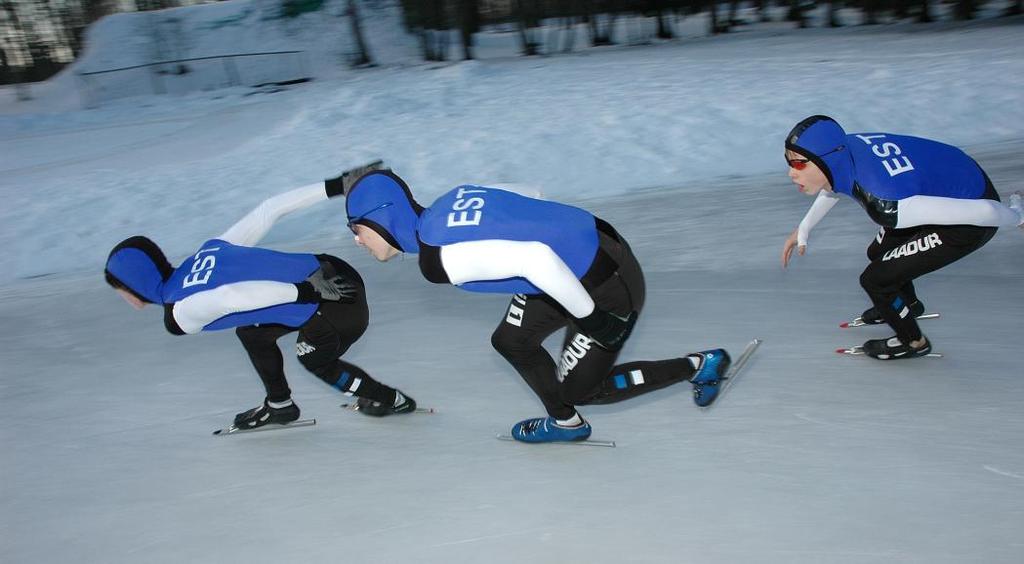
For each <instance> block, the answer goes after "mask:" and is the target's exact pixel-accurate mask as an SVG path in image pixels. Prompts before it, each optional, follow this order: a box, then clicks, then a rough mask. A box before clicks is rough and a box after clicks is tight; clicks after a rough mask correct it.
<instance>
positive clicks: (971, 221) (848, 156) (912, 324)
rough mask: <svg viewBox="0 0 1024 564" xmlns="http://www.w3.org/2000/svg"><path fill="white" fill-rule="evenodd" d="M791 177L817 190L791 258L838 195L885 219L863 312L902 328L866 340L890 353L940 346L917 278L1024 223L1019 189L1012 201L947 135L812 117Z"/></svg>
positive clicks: (798, 141)
mask: <svg viewBox="0 0 1024 564" xmlns="http://www.w3.org/2000/svg"><path fill="white" fill-rule="evenodd" d="M785 156H786V162H787V164H788V165H789V177H790V178H791V179H792V180H793V182H794V183H795V184H796V185H797V186H798V188H799V189H800V191H801V192H803V193H805V194H808V195H811V196H816V199H815V201H814V203H813V204H812V205H811V208H810V209H809V210H808V211H807V214H806V215H805V216H804V218H803V220H802V221H801V222H800V225H799V226H798V227H797V229H795V230H794V231H793V233H792V234H791V235H790V236H789V237H788V238H787V239H786V242H785V244H784V245H783V249H782V265H783V267H785V266H787V265H788V264H789V261H790V259H791V258H792V254H793V250H794V249H798V251H799V254H801V255H803V254H804V252H805V250H806V248H807V238H808V235H809V233H810V231H811V229H813V228H814V226H815V225H817V224H818V222H819V221H821V219H822V218H823V217H824V216H825V214H826V213H828V211H829V210H830V209H832V207H833V206H834V205H835V204H836V202H838V201H839V197H840V194H842V195H845V196H849V197H851V198H853V199H854V200H855V201H857V203H858V204H860V205H861V206H862V207H863V208H864V210H865V211H866V212H867V214H868V216H869V217H870V218H871V219H872V220H873V221H874V222H875V223H877V224H878V225H879V226H880V230H879V232H878V235H877V236H876V237H875V239H874V241H872V243H871V245H870V246H869V247H868V250H867V255H868V260H869V261H870V263H869V264H868V266H867V268H865V269H864V272H863V273H862V274H861V276H860V283H861V286H862V287H863V288H864V291H865V292H866V293H867V295H868V297H869V298H870V299H871V303H872V307H871V308H869V309H868V310H867V311H865V312H864V313H863V314H862V316H861V319H862V321H864V322H865V323H869V324H880V323H887V324H888V325H889V326H890V327H891V328H892V329H893V330H894V331H895V332H896V334H895V335H894V336H893V337H890V338H887V339H872V340H869V341H867V342H866V343H864V352H865V353H866V354H868V355H869V356H872V357H874V358H877V359H881V360H891V359H899V358H914V357H919V356H923V355H926V354H928V353H929V352H931V348H932V345H931V342H930V341H929V340H928V338H927V337H925V336H924V334H922V333H921V329H920V327H919V326H918V324H917V320H916V317H917V316H918V315H920V314H921V313H922V312H924V305H922V303H921V301H920V300H919V299H918V297H917V294H916V292H915V290H914V283H913V281H914V280H915V279H917V278H919V277H921V276H923V275H925V274H928V273H929V272H933V271H935V270H938V269H940V268H942V267H944V266H946V265H948V264H950V263H952V262H954V261H957V260H959V259H961V258H963V257H965V256H967V255H968V254H970V253H972V252H974V251H976V250H977V249H979V248H981V247H982V246H983V245H984V244H985V243H987V242H988V241H989V240H990V239H991V238H992V236H993V235H995V233H996V230H997V229H998V227H1000V226H1014V225H1021V224H1022V221H1024V216H1022V210H1021V199H1020V194H1014V195H1012V196H1011V199H1010V205H1009V206H1006V205H1004V204H1002V203H1001V202H1000V198H999V194H998V193H997V192H996V190H995V187H994V186H993V185H992V182H991V181H990V180H989V178H988V175H987V174H985V171H984V170H982V168H981V167H980V166H979V165H978V163H976V162H975V161H974V159H972V158H971V157H969V156H968V155H967V154H966V153H964V152H963V151H961V150H960V149H958V148H956V147H953V146H951V145H946V144H944V143H940V142H938V141H932V140H929V139H922V138H919V137H910V136H906V135H897V134H893V133H878V132H872V133H852V134H847V133H846V131H844V130H843V128H842V127H840V125H839V124H838V123H836V121H835V120H833V119H832V118H830V117H828V116H821V115H816V116H811V117H809V118H807V119H804V120H803V121H801V122H800V123H798V124H797V125H796V127H794V128H793V130H792V131H790V133H789V135H787V136H786V154H785Z"/></svg>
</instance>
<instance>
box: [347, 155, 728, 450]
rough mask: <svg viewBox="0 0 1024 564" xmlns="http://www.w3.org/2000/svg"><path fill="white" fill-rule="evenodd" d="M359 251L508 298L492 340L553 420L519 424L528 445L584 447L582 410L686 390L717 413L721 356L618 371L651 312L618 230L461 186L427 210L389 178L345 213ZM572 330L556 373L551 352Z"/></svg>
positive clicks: (379, 175)
mask: <svg viewBox="0 0 1024 564" xmlns="http://www.w3.org/2000/svg"><path fill="white" fill-rule="evenodd" d="M345 206H346V211H347V213H348V220H349V221H348V225H349V227H350V228H351V229H352V231H353V233H354V234H355V240H356V243H357V244H358V245H360V246H363V247H365V248H366V249H367V250H368V251H369V252H370V253H371V254H372V255H373V256H374V257H375V258H377V259H378V260H380V261H387V260H389V259H391V258H392V257H394V256H396V255H398V254H399V253H418V254H419V266H420V271H421V273H422V275H423V276H424V278H426V279H427V280H429V281H431V282H435V283H439V284H452V285H455V286H458V287H459V288H462V289H463V290H468V291H471V292H493V293H503V294H511V295H512V296H513V297H512V300H511V303H510V304H509V306H508V309H507V310H506V312H505V315H504V316H503V318H502V321H501V323H500V324H499V325H498V328H497V329H496V330H495V331H494V333H493V335H492V336H491V343H492V344H493V346H494V348H495V349H497V351H498V352H499V353H500V354H501V355H502V356H503V357H505V359H506V360H508V361H509V363H511V364H512V366H513V367H514V368H515V369H516V370H517V371H518V372H519V374H520V375H521V376H522V377H523V378H524V379H525V380H526V382H527V384H528V385H529V386H530V388H531V389H532V390H533V391H534V393H535V394H536V395H537V397H538V398H539V399H540V401H541V403H542V404H543V405H544V408H545V410H546V411H547V417H539V418H532V419H527V420H524V421H521V422H519V423H517V424H515V425H514V426H513V427H512V436H513V437H514V438H515V439H516V440H519V441H524V442H548V441H573V440H584V439H586V438H587V437H589V436H590V432H591V428H590V424H589V423H587V422H586V421H585V420H584V419H583V417H582V416H581V415H580V413H579V412H578V411H577V410H576V406H578V405H586V404H601V403H612V402H617V401H622V400H624V399H627V398H631V397H634V396H636V395H639V394H642V393H645V392H648V391H651V390H655V389H658V388H662V387H664V386H668V385H670V384H674V383H677V382H683V381H689V382H691V383H692V384H693V392H694V400H695V401H696V403H697V404H698V405H702V406H704V405H709V404H711V402H713V401H714V400H715V397H716V396H717V394H718V390H719V384H720V381H721V377H722V375H723V374H724V372H725V369H726V368H727V366H728V364H729V361H730V359H729V355H728V354H727V353H726V351H724V350H722V349H715V350H709V351H704V352H699V353H693V354H690V355H686V356H682V357H679V358H673V359H669V360H659V361H642V362H630V363H625V364H616V361H617V359H618V355H619V350H620V349H621V348H622V345H623V344H624V343H625V341H626V339H627V338H628V337H629V335H630V332H631V331H632V328H633V325H634V323H635V322H636V319H637V316H638V315H639V314H640V312H641V310H642V309H643V305H644V299H645V287H644V278H643V272H642V270H641V268H640V265H639V263H638V262H637V260H636V257H634V256H633V252H632V251H631V250H630V248H629V244H628V243H627V242H626V240H625V238H623V237H622V236H621V235H620V234H619V233H618V232H617V231H616V230H615V229H614V228H613V227H612V226H611V225H610V224H608V223H607V222H605V221H603V220H601V219H600V218H597V217H595V216H594V215H592V214H591V213H589V212H587V211H585V210H582V209H579V208H575V207H572V206H568V205H564V204H560V203H556V202H551V201H545V200H540V199H535V198H529V197H526V196H522V195H520V194H517V193H514V192H510V191H506V190H501V189H497V188H489V187H485V186H473V185H465V186H459V187H457V188H455V189H453V190H451V191H450V192H448V193H447V194H445V195H443V196H441V197H440V198H438V199H437V200H436V201H435V202H434V203H433V204H432V205H431V206H430V207H429V208H424V207H422V206H420V205H419V204H418V203H417V202H416V200H415V199H414V198H413V196H412V193H411V192H410V191H409V188H408V186H406V183H405V182H404V181H403V180H402V179H401V178H399V177H398V176H397V175H395V174H394V173H392V172H391V171H375V172H371V173H370V174H368V175H366V176H364V177H362V178H361V179H360V180H358V181H357V182H355V183H354V185H353V186H352V187H351V189H350V190H349V191H348V193H347V196H346V201H345ZM563 328H567V331H566V333H565V338H564V341H563V345H562V352H561V354H560V355H559V357H558V362H557V363H556V362H555V360H554V359H552V358H551V356H550V355H549V354H548V353H547V352H546V351H545V350H544V348H543V347H542V345H541V344H542V342H543V341H544V339H545V338H546V337H548V336H549V335H551V334H552V333H554V332H555V331H558V330H560V329H563Z"/></svg>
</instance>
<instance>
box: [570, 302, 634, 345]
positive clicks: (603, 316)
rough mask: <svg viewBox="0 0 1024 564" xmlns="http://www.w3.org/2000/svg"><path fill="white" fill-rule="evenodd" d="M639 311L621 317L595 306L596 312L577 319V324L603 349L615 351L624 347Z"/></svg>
mask: <svg viewBox="0 0 1024 564" xmlns="http://www.w3.org/2000/svg"><path fill="white" fill-rule="evenodd" d="M636 318H637V313H636V312H635V311H631V312H629V315H628V316H626V317H619V316H618V315H616V314H614V313H612V312H610V311H603V310H600V309H597V308H594V312H593V313H591V314H590V315H588V316H586V317H582V318H580V319H577V320H576V325H578V326H579V328H580V329H582V330H583V332H584V333H585V334H586V335H587V336H588V337H590V338H591V339H593V341H594V342H595V343H597V344H598V345H600V346H601V348H603V349H607V350H609V351H612V352H615V351H617V350H619V349H621V348H622V345H623V344H625V343H626V339H628V338H629V334H630V333H632V332H633V325H634V324H636Z"/></svg>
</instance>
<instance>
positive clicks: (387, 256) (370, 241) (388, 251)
mask: <svg viewBox="0 0 1024 564" xmlns="http://www.w3.org/2000/svg"><path fill="white" fill-rule="evenodd" d="M352 232H353V233H355V234H356V244H357V245H359V246H360V247H363V248H364V249H366V250H367V251H369V252H370V254H371V255H373V258H375V259H377V260H379V261H381V262H387V261H388V260H391V258H392V257H394V256H395V255H397V254H398V253H399V251H398V249H396V248H394V247H392V246H391V245H389V244H388V242H387V241H385V240H384V238H383V237H381V236H380V233H377V232H376V231H374V230H373V229H370V228H369V227H367V226H365V225H360V224H358V223H357V224H354V225H352Z"/></svg>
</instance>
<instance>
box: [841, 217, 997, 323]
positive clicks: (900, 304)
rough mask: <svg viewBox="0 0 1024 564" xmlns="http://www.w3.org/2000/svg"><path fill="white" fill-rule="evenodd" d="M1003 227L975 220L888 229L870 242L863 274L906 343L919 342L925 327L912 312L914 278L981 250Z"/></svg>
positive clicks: (876, 301)
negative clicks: (976, 224)
mask: <svg viewBox="0 0 1024 564" xmlns="http://www.w3.org/2000/svg"><path fill="white" fill-rule="evenodd" d="M997 229H998V228H996V227H976V226H973V225H922V226H919V227H912V228H907V229H892V230H889V229H885V228H882V229H881V231H879V233H878V235H877V236H876V237H875V240H874V241H872V243H871V245H870V246H869V247H868V250H867V254H868V260H870V261H871V264H869V265H868V267H867V268H865V269H864V272H863V273H862V274H861V275H860V285H861V287H862V288H864V291H865V292H867V294H868V297H870V298H871V302H872V303H873V304H874V305H875V307H876V308H877V309H878V311H879V312H880V313H881V314H882V317H883V318H884V319H885V321H886V323H888V324H889V326H890V327H892V328H893V329H894V330H895V331H896V336H897V337H899V339H900V340H901V341H903V342H904V343H909V342H910V341H916V340H918V339H920V338H921V328H920V327H918V325H917V320H916V319H915V318H914V316H913V315H910V309H909V306H910V304H911V303H913V302H914V301H915V300H917V294H916V292H915V290H914V283H913V280H914V279H916V278H918V277H920V276H923V275H925V274H928V273H929V272H933V271H935V270H938V269H940V268H942V267H944V266H946V265H948V264H951V263H953V262H956V261H957V260H960V259H961V258H963V257H965V256H967V255H969V254H971V253H972V252H974V251H976V250H978V249H979V248H981V247H982V246H983V245H984V244H985V243H988V241H989V240H990V239H991V238H992V236H993V235H995V234H996V230H997Z"/></svg>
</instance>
